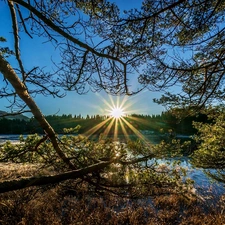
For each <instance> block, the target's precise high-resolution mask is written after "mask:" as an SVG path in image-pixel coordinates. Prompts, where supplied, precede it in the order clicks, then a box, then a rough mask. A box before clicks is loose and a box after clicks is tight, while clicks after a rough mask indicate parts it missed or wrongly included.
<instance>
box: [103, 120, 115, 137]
mask: <svg viewBox="0 0 225 225" xmlns="http://www.w3.org/2000/svg"><path fill="white" fill-rule="evenodd" d="M109 119H111V118H109ZM114 122H115V118H112V121H111V122H110V123H109V125H108V126H107V127H106V128H105V131H104V133H103V134H104V136H106V137H107V136H108V134H109V132H110V130H111V129H112V126H113V124H114Z"/></svg>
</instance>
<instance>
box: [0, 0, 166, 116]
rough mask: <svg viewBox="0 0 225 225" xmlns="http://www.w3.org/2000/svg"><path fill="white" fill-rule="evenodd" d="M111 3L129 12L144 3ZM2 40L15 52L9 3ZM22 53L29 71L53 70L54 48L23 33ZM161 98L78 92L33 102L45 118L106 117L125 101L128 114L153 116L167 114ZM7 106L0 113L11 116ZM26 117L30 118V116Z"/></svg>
mask: <svg viewBox="0 0 225 225" xmlns="http://www.w3.org/2000/svg"><path fill="white" fill-rule="evenodd" d="M112 1H114V2H116V3H117V4H119V6H120V8H121V9H122V10H129V9H130V8H133V7H138V6H140V3H141V1H139V0H123V1H121V0H112ZM0 36H3V37H4V38H6V39H7V43H6V44H5V45H4V44H3V43H0V46H1V45H2V46H8V47H9V48H10V49H13V45H14V40H13V35H12V24H11V19H10V15H9V11H8V7H7V4H6V3H1V4H0ZM20 50H21V58H22V60H23V62H24V65H25V67H26V68H27V69H29V66H30V65H40V66H43V67H44V66H45V67H49V68H50V67H51V57H50V56H54V54H56V51H55V49H54V47H53V46H52V45H49V44H44V43H42V40H40V38H38V37H35V38H33V39H30V38H29V37H28V36H27V35H26V34H24V33H20ZM7 60H8V61H9V62H10V63H11V64H12V65H15V66H16V64H15V62H14V61H12V59H10V58H8V59H7ZM31 68H32V67H30V69H31ZM0 82H1V83H2V82H3V77H2V76H1V74H0ZM0 88H2V86H0ZM160 96H161V93H154V92H150V91H147V90H144V91H142V92H141V93H139V94H137V95H135V96H131V97H124V96H121V97H111V96H109V95H107V94H106V93H105V92H103V91H102V92H100V93H93V92H88V93H87V94H84V95H79V94H77V93H75V92H67V93H66V96H65V97H64V98H61V99H59V98H53V97H44V96H40V95H39V96H37V97H35V99H34V100H35V102H36V103H37V105H38V106H39V108H40V109H41V111H42V113H43V114H44V115H51V114H57V115H62V114H72V115H79V114H81V115H82V116H86V115H87V114H88V115H96V114H100V115H103V114H107V112H108V109H109V108H110V107H111V106H112V105H113V102H120V103H121V102H123V101H125V103H124V107H125V108H126V109H125V111H126V112H127V113H128V114H131V113H136V114H144V115H146V114H147V115H152V114H160V113H161V112H162V111H164V110H165V109H164V108H163V107H162V106H160V105H158V104H155V103H153V98H159V97H160ZM8 105H9V102H8V101H7V99H5V98H3V99H0V110H3V111H7V112H9V109H8V108H7V106H8ZM119 105H120V104H119ZM119 105H118V106H119ZM126 106H127V107H126ZM26 115H27V116H31V114H26Z"/></svg>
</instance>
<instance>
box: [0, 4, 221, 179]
mask: <svg viewBox="0 0 225 225" xmlns="http://www.w3.org/2000/svg"><path fill="white" fill-rule="evenodd" d="M4 4H8V8H9V10H10V13H11V19H12V31H13V32H12V33H13V36H14V51H13V52H14V53H13V55H12V52H11V51H10V50H9V49H6V48H1V52H0V72H1V74H2V75H3V80H4V84H5V86H4V87H3V88H2V91H1V92H0V96H1V97H12V99H13V100H12V107H13V106H16V107H17V108H18V107H19V111H17V113H22V112H24V111H25V110H30V111H31V112H32V113H33V115H34V118H35V119H36V120H37V121H38V122H39V124H40V125H41V127H42V129H43V131H44V132H45V134H46V136H44V137H43V138H42V139H41V140H38V142H37V143H36V145H35V146H34V148H33V150H37V149H38V147H39V146H41V144H44V142H45V141H46V139H49V140H50V141H51V143H52V146H53V148H54V151H55V152H56V153H57V154H58V156H59V158H60V159H61V160H62V161H63V162H64V163H65V165H67V167H69V168H70V169H72V170H74V169H77V168H78V167H79V166H80V167H82V166H83V167H85V166H90V165H89V164H85V163H83V164H79V162H76V160H74V158H73V160H72V159H70V158H69V157H68V156H67V155H66V154H65V151H64V150H63V148H64V145H61V144H60V141H59V140H58V138H57V136H56V134H55V131H54V130H53V128H52V127H51V125H50V124H49V123H48V121H47V120H46V119H45V117H44V116H43V114H42V113H41V111H40V109H39V108H38V106H37V105H36V103H35V101H34V96H36V95H37V94H43V95H52V96H55V97H63V96H64V93H63V90H69V91H76V92H77V93H79V94H83V93H85V92H86V91H87V85H89V86H90V87H91V89H92V90H93V91H100V90H104V91H106V92H107V93H110V94H115V95H118V94H127V95H132V94H136V93H138V92H140V91H141V90H143V89H144V88H148V89H149V90H162V89H165V88H168V87H171V86H173V85H175V84H179V85H181V86H182V93H181V94H179V95H178V96H175V95H173V94H170V93H167V96H164V97H163V98H162V99H161V100H160V101H159V102H161V103H164V102H165V101H166V102H167V103H168V102H169V103H170V102H172V103H174V104H179V105H182V104H187V103H188V104H191V105H196V104H198V105H199V104H206V103H208V102H209V103H210V101H211V100H215V99H220V100H223V97H224V96H223V74H224V64H223V63H224V48H223V44H224V40H223V36H224V25H223V14H224V8H225V4H224V2H223V1H221V0H217V1H208V0H207V1H206V0H205V1H201V2H200V1H198V0H196V1H187V0H177V1H172V2H171V1H151V0H145V1H143V2H142V8H141V9H134V10H130V11H127V12H124V16H123V15H121V14H120V10H119V7H118V6H117V5H116V4H114V3H110V2H107V1H100V0H97V1H93V0H87V1H82V0H77V1H67V0H65V1H61V0H56V1H45V0H34V1H23V0H8V1H5V2H4ZM81 14H82V16H81ZM74 21H75V22H74ZM106 27H107V28H108V29H106ZM21 32H24V33H25V34H27V35H28V36H30V37H31V38H32V37H33V36H38V37H41V38H43V39H44V40H46V42H49V43H50V44H53V45H54V46H55V47H56V49H57V53H58V54H59V55H60V61H59V62H53V65H54V66H55V70H54V72H52V71H50V72H47V71H44V70H43V69H41V68H39V66H38V65H33V68H32V69H31V70H27V69H26V68H25V67H24V63H23V61H22V57H21V54H22V52H21V51H20V48H19V42H20V38H19V37H20V34H21ZM80 37H82V40H83V41H80ZM2 40H4V39H2ZM171 49H172V50H171ZM173 51H174V52H173ZM182 51H185V52H187V53H188V54H183V55H182V54H181V53H182ZM9 55H10V57H14V59H16V61H17V67H16V69H13V67H12V66H11V65H10V64H9V61H7V57H8V56H9ZM134 71H135V74H134ZM133 77H136V79H137V80H138V82H139V86H138V88H137V89H133V87H132V86H131V82H130V80H131V78H133ZM11 87H12V89H13V91H11ZM21 100H22V102H21ZM23 151H24V150H23ZM147 155H148V154H147ZM150 155H151V154H150ZM151 156H152V155H151ZM73 157H74V156H73ZM110 157H111V155H110ZM145 157H146V156H145ZM145 157H144V158H145ZM149 157H150V156H149ZM150 158H151V157H150ZM108 159H109V158H108ZM111 159H113V161H111ZM72 161H73V162H72ZM115 161H116V162H117V161H118V159H115V157H112V158H110V159H109V161H108V162H115ZM88 162H90V161H88ZM92 162H94V161H92ZM78 165H79V166H78ZM107 165H108V164H107ZM101 169H102V168H101ZM89 172H90V171H89ZM89 172H88V173H89ZM83 176H84V175H83Z"/></svg>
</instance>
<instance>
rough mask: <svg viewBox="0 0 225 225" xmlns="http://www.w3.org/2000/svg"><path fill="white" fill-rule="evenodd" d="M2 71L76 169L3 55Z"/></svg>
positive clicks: (0, 57) (1, 58) (53, 143)
mask: <svg viewBox="0 0 225 225" xmlns="http://www.w3.org/2000/svg"><path fill="white" fill-rule="evenodd" d="M0 72H1V73H2V74H3V76H4V78H5V79H6V80H7V81H8V82H9V83H10V84H11V85H12V86H13V88H14V89H15V91H16V94H17V95H18V96H19V97H20V98H21V99H22V100H23V101H24V102H25V103H26V105H27V106H28V108H30V110H31V112H32V114H33V115H34V118H35V119H36V120H37V121H38V122H39V124H40V126H41V127H42V128H43V130H44V131H45V132H46V134H47V135H48V137H49V139H50V140H51V142H52V145H53V147H54V149H55V151H56V152H57V154H58V155H59V157H60V158H61V159H62V160H63V161H64V162H65V163H66V164H67V165H68V166H69V167H70V169H74V168H75V167H74V165H73V164H72V163H71V162H70V161H69V159H68V158H67V157H66V155H65V154H64V153H63V151H62V150H61V149H60V147H59V145H58V141H57V138H56V134H55V131H54V129H53V128H52V126H51V125H50V124H49V123H48V121H47V120H46V119H45V117H44V115H43V114H42V113H41V111H40V109H39V108H38V106H37V105H36V103H35V101H34V100H33V98H32V97H31V96H30V95H29V93H28V91H27V88H26V86H25V85H24V84H23V83H22V82H21V80H20V79H19V77H18V76H17V74H16V72H15V70H14V69H13V68H12V67H11V65H10V64H9V63H8V62H7V61H6V60H5V59H4V58H3V56H1V55H0Z"/></svg>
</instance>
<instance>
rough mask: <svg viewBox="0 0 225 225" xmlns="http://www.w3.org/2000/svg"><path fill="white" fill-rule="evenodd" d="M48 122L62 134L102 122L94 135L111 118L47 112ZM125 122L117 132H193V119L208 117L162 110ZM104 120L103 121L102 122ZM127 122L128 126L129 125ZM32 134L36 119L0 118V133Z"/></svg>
mask: <svg viewBox="0 0 225 225" xmlns="http://www.w3.org/2000/svg"><path fill="white" fill-rule="evenodd" d="M46 119H47V121H48V122H49V123H50V124H51V125H52V127H53V128H54V129H55V131H56V133H59V134H62V133H64V131H63V129H64V128H74V127H76V126H77V125H80V127H81V128H80V129H79V131H78V133H85V132H87V131H88V130H90V129H91V128H93V127H95V126H97V125H98V124H101V125H102V126H101V128H99V129H98V130H97V131H96V133H95V134H100V133H103V132H104V131H105V130H106V128H107V127H109V125H110V123H111V121H112V118H109V116H101V115H94V116H89V115H87V116H86V117H85V118H84V117H82V116H81V115H74V116H73V115H72V114H69V115H65V114H63V115H61V116H59V115H49V116H46ZM123 119H125V120H126V121H127V122H128V123H125V122H123V125H121V124H120V123H119V122H118V123H117V125H116V126H117V130H118V133H119V134H122V133H123V129H124V128H125V129H126V131H127V133H128V134H132V133H133V131H132V129H130V127H131V128H132V127H134V128H135V129H137V130H139V131H140V130H142V131H145V132H146V133H148V131H149V132H154V133H162V132H164V133H167V132H169V131H172V132H174V133H177V134H193V133H195V132H196V130H195V129H194V128H193V126H192V122H193V121H199V122H204V121H206V120H207V117H206V116H205V115H203V114H199V115H198V116H188V117H185V118H184V119H180V120H178V119H177V118H176V117H175V116H174V115H173V114H172V113H170V112H162V113H161V115H137V114H132V115H129V116H126V117H124V118H123ZM104 121H105V123H104ZM115 124H116V123H113V124H112V127H111V129H110V130H109V131H108V132H109V134H113V133H114V130H115ZM129 124H130V125H129ZM32 133H40V134H42V133H43V130H42V128H41V127H40V126H39V125H38V123H37V121H36V120H35V119H34V118H31V119H29V120H27V121H25V120H19V119H15V120H12V119H6V118H0V134H32Z"/></svg>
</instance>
